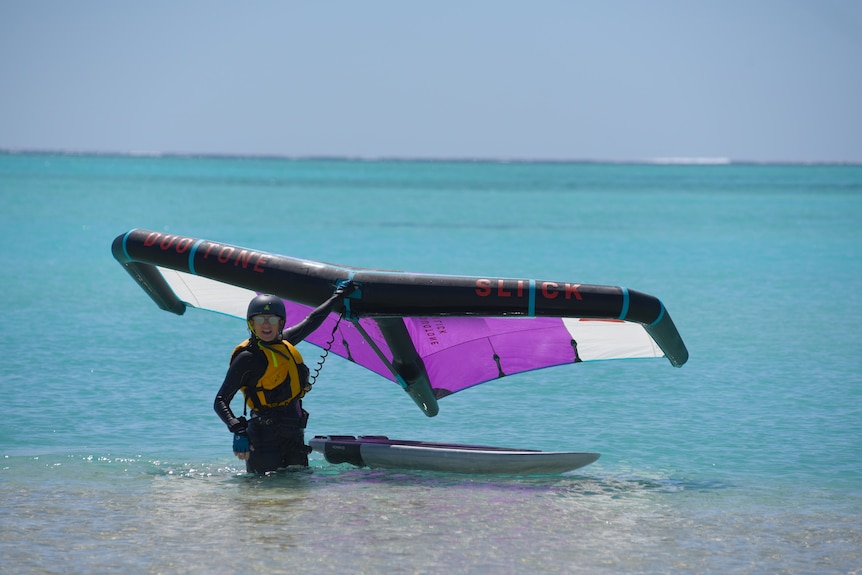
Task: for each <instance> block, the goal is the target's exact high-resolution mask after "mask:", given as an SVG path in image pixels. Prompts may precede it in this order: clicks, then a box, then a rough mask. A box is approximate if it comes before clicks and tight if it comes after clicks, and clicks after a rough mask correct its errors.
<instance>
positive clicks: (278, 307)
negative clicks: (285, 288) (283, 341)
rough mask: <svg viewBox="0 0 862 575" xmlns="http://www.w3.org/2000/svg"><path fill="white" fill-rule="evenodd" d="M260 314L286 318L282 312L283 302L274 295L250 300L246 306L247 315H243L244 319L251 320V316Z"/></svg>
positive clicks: (265, 295)
mask: <svg viewBox="0 0 862 575" xmlns="http://www.w3.org/2000/svg"><path fill="white" fill-rule="evenodd" d="M262 313H270V314H272V315H277V316H278V317H280V318H281V319H286V318H287V314H286V313H285V312H284V302H283V301H281V298H278V297H275V296H274V295H268V294H260V295H259V296H257V297H255V298H254V299H252V300H251V301H250V302H249V304H248V313H246V314H245V317H246V318H247V319H251V318H252V316H256V315H260V314H262Z"/></svg>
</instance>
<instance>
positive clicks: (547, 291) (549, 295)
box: [542, 282, 560, 299]
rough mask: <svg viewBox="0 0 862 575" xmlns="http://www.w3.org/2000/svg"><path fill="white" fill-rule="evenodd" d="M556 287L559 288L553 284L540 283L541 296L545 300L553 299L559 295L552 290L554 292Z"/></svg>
mask: <svg viewBox="0 0 862 575" xmlns="http://www.w3.org/2000/svg"><path fill="white" fill-rule="evenodd" d="M558 287H559V286H558V285H557V284H556V283H554V282H542V295H543V296H545V298H546V299H554V298H555V297H557V296H558V295H560V294H559V293H558V292H556V291H552V290H555V289H557V288H558Z"/></svg>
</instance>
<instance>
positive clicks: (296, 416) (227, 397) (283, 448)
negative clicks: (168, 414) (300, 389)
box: [213, 290, 350, 473]
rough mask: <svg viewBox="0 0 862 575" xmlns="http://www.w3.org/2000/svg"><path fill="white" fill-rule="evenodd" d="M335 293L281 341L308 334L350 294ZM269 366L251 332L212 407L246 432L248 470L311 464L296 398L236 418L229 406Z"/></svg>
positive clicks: (304, 417) (292, 341)
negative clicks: (246, 345) (250, 339)
mask: <svg viewBox="0 0 862 575" xmlns="http://www.w3.org/2000/svg"><path fill="white" fill-rule="evenodd" d="M349 291H350V290H348V291H343V290H336V292H335V293H334V294H333V295H332V296H331V297H330V298H329V299H328V300H326V301H325V302H323V303H322V304H321V305H320V306H318V307H317V308H316V309H315V310H314V311H312V312H311V313H310V314H309V315H308V316H307V317H306V318H305V319H304V320H302V321H301V322H299V323H298V324H296V325H295V326H293V327H290V328H288V329H285V330H284V331H283V332H282V340H283V341H286V342H289V343H290V344H292V345H296V344H298V343H299V342H300V341H302V340H303V339H305V338H306V337H308V336H309V335H310V334H311V333H312V332H313V331H314V330H316V329H317V328H318V327H320V324H321V323H323V321H324V320H325V319H326V316H327V315H328V314H329V312H331V311H333V308H334V307H335V306H336V305H337V304H339V303H340V302H341V300H342V299H343V298H344V297H345V295H347V293H349ZM266 368H267V359H266V356H265V355H264V353H263V351H262V350H261V349H260V348H258V346H257V338H255V337H254V335H252V345H250V346H248V347H247V348H245V349H243V350H241V351H239V352H238V353H237V354H236V355H235V356H234V357H233V359H232V360H231V364H230V367H229V368H228V371H227V374H226V375H225V378H224V382H223V383H222V385H221V388H220V389H219V391H218V394H216V398H215V402H214V403H213V409H215V412H216V413H217V414H218V416H219V417H220V418H221V420H222V421H224V422H225V424H226V425H227V426H228V429H230V431H232V432H234V433H243V432H245V433H247V435H248V439H249V443H250V444H251V445H252V447H253V448H254V449H252V451H251V453H250V457H249V458H248V459H247V460H246V469H247V470H248V471H249V472H253V473H266V472H268V471H275V470H276V469H278V468H280V467H287V466H290V465H306V466H307V465H308V447H307V446H306V445H305V435H304V429H305V423H306V421H307V420H308V413H307V412H305V410H303V409H302V401H301V400H300V399H299V398H298V397H297V398H296V399H294V400H293V401H291V402H290V403H289V404H288V405H284V406H280V407H275V408H272V409H261V410H252V413H251V418H250V420H249V421H248V424H247V426H246V422H245V420H244V418H242V419H240V418H237V417H236V416H235V415H234V413H233V411H232V410H231V408H230V403H231V400H233V398H234V396H235V395H236V394H237V392H239V391H240V390H241V389H243V388H248V389H253V388H254V387H255V385H256V383H257V382H258V380H259V379H260V377H261V376H262V375H263V374H264V372H265V371H266Z"/></svg>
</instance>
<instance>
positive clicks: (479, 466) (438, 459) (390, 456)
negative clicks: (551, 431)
mask: <svg viewBox="0 0 862 575" xmlns="http://www.w3.org/2000/svg"><path fill="white" fill-rule="evenodd" d="M309 445H310V446H311V448H312V449H313V450H314V451H316V452H318V453H321V454H323V456H324V457H325V458H326V460H327V461H328V462H329V463H334V464H339V463H350V464H351V465H356V466H357V467H371V468H384V469H411V470H419V471H439V472H445V473H466V474H476V475H548V474H556V473H564V472H567V471H572V470H575V469H578V468H580V467H584V466H586V465H589V464H590V463H593V462H594V461H596V460H597V459H598V458H599V457H600V455H599V454H598V453H580V452H571V451H536V450H530V449H514V448H508V447H490V446H482V445H461V444H450V443H430V442H425V441H406V440H399V439H389V438H388V437H386V436H377V435H375V436H359V437H354V436H352V435H325V436H324V435H318V436H315V437H314V438H313V439H311V441H309Z"/></svg>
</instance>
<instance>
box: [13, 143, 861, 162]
mask: <svg viewBox="0 0 862 575" xmlns="http://www.w3.org/2000/svg"><path fill="white" fill-rule="evenodd" d="M0 154H8V155H14V154H20V155H34V156H35V155H43V156H56V155H60V156H103V157H108V156H116V157H124V158H213V159H217V158H224V159H229V158H232V159H261V160H290V161H343V162H429V163H430V162H452V163H457V162H461V163H493V164H531V163H532V164H638V165H669V166H670V165H673V166H685V165H690V166H727V165H801V166H807V165H812V166H813V165H824V166H859V165H862V160H859V161H852V160H746V159H735V158H731V157H725V156H658V157H654V158H629V159H611V158H605V159H598V158H542V157H533V158H529V157H479V156H406V155H405V156H389V155H380V156H372V155H346V154H345V155H338V154H304V155H288V154H275V153H273V154H242V153H229V152H200V153H199V152H158V151H134V150H132V151H94V150H64V149H61V148H42V149H38V148H4V147H0Z"/></svg>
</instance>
